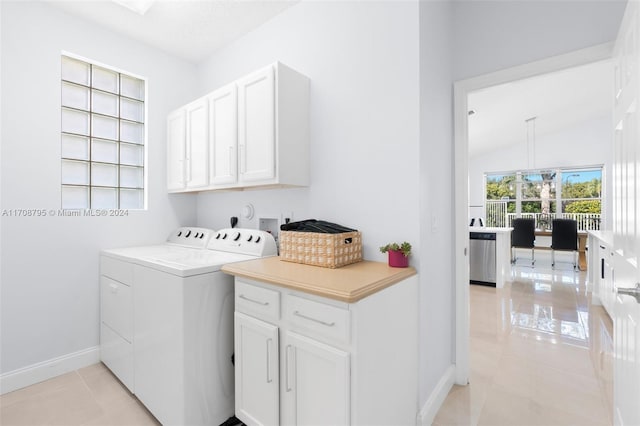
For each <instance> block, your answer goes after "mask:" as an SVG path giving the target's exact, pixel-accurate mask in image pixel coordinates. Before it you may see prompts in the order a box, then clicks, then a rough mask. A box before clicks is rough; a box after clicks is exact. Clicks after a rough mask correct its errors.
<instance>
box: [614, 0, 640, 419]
mask: <svg viewBox="0 0 640 426" xmlns="http://www.w3.org/2000/svg"><path fill="white" fill-rule="evenodd" d="M639 34H640V7H638V3H637V2H635V1H630V2H628V3H627V9H626V11H625V15H624V17H623V19H622V25H621V27H620V31H619V33H618V38H617V40H616V44H615V47H614V110H613V118H614V155H613V169H614V170H613V179H614V181H613V187H614V208H613V216H614V221H613V222H614V225H613V231H614V250H615V259H614V280H613V283H614V285H615V288H616V292H617V294H616V297H615V300H614V306H613V311H614V315H613V316H614V366H613V367H614V369H613V375H614V376H613V386H614V392H613V404H614V418H615V423H616V424H620V425H639V424H640V404H639V403H638V402H639V401H640V284H638V283H640V268H638V260H639V254H640V228H639V227H638V220H639V219H640V201H639V197H640V190H639V187H640V185H638V182H637V178H638V176H640V131H639V129H638V120H640V113H639V105H638V102H639V101H640V55H639V53H640V52H639V49H640V43H639ZM629 294H630V295H629Z"/></svg>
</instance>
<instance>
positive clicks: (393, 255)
mask: <svg viewBox="0 0 640 426" xmlns="http://www.w3.org/2000/svg"><path fill="white" fill-rule="evenodd" d="M389 266H393V267H394V268H406V267H407V266H409V258H408V257H406V256H405V255H404V254H402V252H401V251H400V250H389Z"/></svg>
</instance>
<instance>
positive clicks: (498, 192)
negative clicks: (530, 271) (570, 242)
mask: <svg viewBox="0 0 640 426" xmlns="http://www.w3.org/2000/svg"><path fill="white" fill-rule="evenodd" d="M485 190H486V218H487V225H488V226H510V225H511V221H512V220H513V218H515V217H529V218H533V219H535V220H536V227H537V228H541V229H545V228H550V227H551V221H552V220H553V219H555V218H558V219H561V218H567V219H575V220H576V221H577V222H578V229H581V230H589V229H600V218H601V205H602V167H588V168H572V169H547V170H521V171H516V172H510V173H486V174H485Z"/></svg>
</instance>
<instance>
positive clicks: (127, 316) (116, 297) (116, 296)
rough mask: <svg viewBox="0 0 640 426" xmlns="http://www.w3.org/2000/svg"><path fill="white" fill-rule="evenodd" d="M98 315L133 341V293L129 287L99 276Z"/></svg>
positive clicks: (116, 330)
mask: <svg viewBox="0 0 640 426" xmlns="http://www.w3.org/2000/svg"><path fill="white" fill-rule="evenodd" d="M100 310H101V312H100V316H101V319H102V322H103V323H105V324H107V325H108V326H109V327H111V328H112V329H113V331H115V332H116V333H118V334H119V335H120V336H122V337H123V338H124V339H126V340H127V341H128V342H132V341H133V294H132V292H131V287H129V286H128V285H125V284H122V283H121V282H118V281H115V280H112V279H111V278H108V277H105V276H102V277H100Z"/></svg>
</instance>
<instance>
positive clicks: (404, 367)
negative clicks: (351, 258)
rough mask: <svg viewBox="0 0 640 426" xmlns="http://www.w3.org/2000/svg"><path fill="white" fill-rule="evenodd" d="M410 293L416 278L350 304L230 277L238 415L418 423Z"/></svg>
mask: <svg viewBox="0 0 640 426" xmlns="http://www.w3.org/2000/svg"><path fill="white" fill-rule="evenodd" d="M416 300H417V278H416V277H411V278H408V279H406V280H404V281H402V282H401V283H398V284H396V285H394V286H391V287H388V288H387V289H384V290H382V291H380V292H378V293H376V294H374V295H372V296H369V297H367V298H365V299H362V300H360V301H358V302H356V303H344V302H339V301H336V300H332V299H328V298H324V297H319V296H315V295H311V294H306V293H301V292H298V291H295V290H289V289H284V288H280V287H278V286H275V285H272V284H267V283H263V282H259V281H252V280H251V281H250V280H246V279H243V278H238V277H236V285H235V361H236V364H235V378H236V416H237V417H238V418H239V419H240V420H242V421H243V422H245V423H246V424H247V425H278V424H282V425H332V426H338V425H350V424H354V425H376V424H379V425H383V424H387V425H388V424H394V425H404V424H406V425H409V424H411V425H412V424H415V419H416V414H417V406H416V403H417V396H416V395H417V307H416V306H417V305H416ZM281 308H282V309H281ZM381 312H394V318H393V320H390V319H389V318H385V317H384V316H382V315H380V313H381ZM390 348H392V350H391V349H390Z"/></svg>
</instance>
